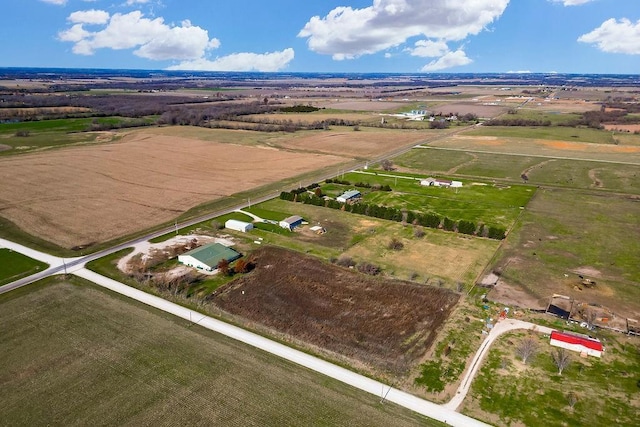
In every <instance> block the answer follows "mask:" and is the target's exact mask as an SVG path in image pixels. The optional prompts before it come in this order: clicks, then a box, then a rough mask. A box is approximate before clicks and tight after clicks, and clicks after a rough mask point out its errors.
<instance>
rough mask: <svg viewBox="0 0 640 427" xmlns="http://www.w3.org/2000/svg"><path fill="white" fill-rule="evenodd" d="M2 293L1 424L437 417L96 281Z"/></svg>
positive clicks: (389, 421)
mask: <svg viewBox="0 0 640 427" xmlns="http://www.w3.org/2000/svg"><path fill="white" fill-rule="evenodd" d="M0 303H1V305H2V310H0V323H1V324H2V325H3V339H2V340H1V341H0V364H1V365H2V370H1V371H0V384H2V388H3V393H2V397H0V411H1V412H2V421H1V422H0V423H1V424H3V425H70V426H74V425H123V424H127V425H158V424H162V425H225V426H264V425H279V426H293V425H318V424H321V425H343V426H351V425H361V426H364V425H367V426H369V425H379V426H389V425H402V426H410V425H439V424H438V423H435V422H432V421H431V420H428V419H425V418H423V417H419V416H417V415H415V414H413V413H411V412H410V411H407V410H405V409H402V408H399V407H397V406H395V405H393V404H391V403H385V404H384V405H381V404H380V403H379V401H380V397H379V396H374V395H369V394H366V393H364V392H360V391H358V390H355V389H353V388H351V387H349V386H346V385H344V384H342V383H339V382H338V381H335V380H332V379H329V378H327V377H324V376H322V375H319V374H316V373H314V372H312V371H309V370H307V369H304V368H301V367H298V366H297V365H294V364H292V363H290V362H287V361H284V360H282V359H279V358H277V357H274V356H271V355H269V354H267V353H264V352H262V351H259V350H256V349H253V348H251V347H248V346H246V345H244V344H242V343H239V342H237V341H234V340H231V339H229V338H226V337H223V336H221V335H218V334H216V333H213V332H211V331H208V330H205V329H202V328H199V327H198V326H195V325H192V324H189V323H188V322H186V321H184V320H182V319H177V318H174V317H172V316H170V315H167V314H164V313H162V312H159V311H156V310H153V309H150V308H148V307H146V306H144V305H143V304H138V303H136V302H133V301H130V300H128V299H124V298H122V297H120V296H116V295H112V294H110V293H107V292H106V291H103V290H101V289H99V288H95V287H93V286H90V285H79V284H75V285H72V284H69V283H63V282H54V283H51V282H50V284H49V285H46V286H43V285H32V287H30V288H29V289H24V290H20V291H18V292H11V293H9V294H5V295H3V296H2V297H1V298H0Z"/></svg>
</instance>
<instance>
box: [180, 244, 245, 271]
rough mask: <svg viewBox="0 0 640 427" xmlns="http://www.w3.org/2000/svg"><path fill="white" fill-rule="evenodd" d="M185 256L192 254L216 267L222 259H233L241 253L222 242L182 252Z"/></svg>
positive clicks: (202, 261)
mask: <svg viewBox="0 0 640 427" xmlns="http://www.w3.org/2000/svg"><path fill="white" fill-rule="evenodd" d="M182 255H183V256H191V257H193V258H195V259H196V260H198V261H200V262H201V263H203V264H206V265H208V266H209V267H212V268H213V267H216V266H217V265H218V263H219V262H220V260H223V259H226V260H227V261H233V260H234V259H236V258H239V257H240V254H239V253H238V252H236V251H234V250H233V249H231V248H228V247H226V246H224V245H221V244H220V243H209V244H207V245H202V246H200V247H198V248H195V249H192V250H190V251H189V252H185V253H184V254H182Z"/></svg>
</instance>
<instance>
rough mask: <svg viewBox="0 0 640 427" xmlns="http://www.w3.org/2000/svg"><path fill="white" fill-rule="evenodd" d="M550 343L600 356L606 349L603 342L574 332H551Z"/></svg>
mask: <svg viewBox="0 0 640 427" xmlns="http://www.w3.org/2000/svg"><path fill="white" fill-rule="evenodd" d="M550 344H551V345H553V346H555V347H562V348H566V349H567V350H572V351H577V352H578V353H581V354H588V355H589V356H595V357H600V356H602V352H603V351H604V347H602V343H601V342H600V341H599V340H597V339H595V338H591V337H588V336H586V335H579V334H573V333H569V332H559V331H553V332H551V341H550Z"/></svg>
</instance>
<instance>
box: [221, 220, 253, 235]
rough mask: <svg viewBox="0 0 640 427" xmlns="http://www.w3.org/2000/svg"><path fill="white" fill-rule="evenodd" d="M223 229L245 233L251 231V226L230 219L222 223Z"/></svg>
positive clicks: (248, 223)
mask: <svg viewBox="0 0 640 427" xmlns="http://www.w3.org/2000/svg"><path fill="white" fill-rule="evenodd" d="M224 226H225V228H228V229H229V230H236V231H242V232H243V233H246V232H247V231H249V230H252V229H253V224H252V223H250V222H244V221H238V220H237V219H230V220H227V222H225V223H224Z"/></svg>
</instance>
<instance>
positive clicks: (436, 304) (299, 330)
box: [211, 247, 459, 375]
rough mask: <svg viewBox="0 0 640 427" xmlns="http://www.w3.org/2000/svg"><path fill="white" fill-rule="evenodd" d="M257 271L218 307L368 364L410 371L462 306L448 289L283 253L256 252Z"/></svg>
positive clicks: (216, 299)
mask: <svg viewBox="0 0 640 427" xmlns="http://www.w3.org/2000/svg"><path fill="white" fill-rule="evenodd" d="M252 257H253V260H254V262H255V265H256V269H255V271H254V272H252V273H251V274H250V275H247V276H244V277H241V278H239V279H237V280H234V281H233V282H231V283H229V284H227V285H226V286H224V287H222V288H220V289H219V290H217V291H216V292H215V293H214V294H213V295H212V297H211V299H212V302H213V303H214V304H215V305H216V306H218V307H220V308H221V309H223V310H224V311H226V312H229V313H232V314H234V315H237V316H240V317H242V318H245V319H249V320H250V321H251V322H256V323H258V324H260V325H263V326H266V327H267V328H270V329H272V330H275V331H277V332H279V333H281V334H285V336H289V337H293V338H294V339H296V340H299V341H302V342H304V343H307V344H311V345H312V346H317V347H319V348H321V349H326V350H329V351H330V352H334V353H337V354H339V355H341V356H346V357H347V358H349V359H350V360H352V361H356V362H360V363H362V364H364V365H365V366H368V367H373V368H374V369H378V370H382V371H385V372H391V373H394V374H396V375H398V374H405V373H406V372H407V370H408V369H409V368H411V366H412V364H414V363H416V362H417V361H418V360H420V358H421V357H422V356H423V355H424V354H425V353H426V352H427V351H428V349H429V348H430V347H431V345H432V343H433V341H434V339H435V337H436V334H437V332H438V330H439V329H440V327H441V325H442V324H443V323H444V322H445V321H446V319H447V318H448V316H449V314H450V312H451V310H452V309H453V307H454V306H455V304H456V303H457V301H458V299H459V296H458V294H456V293H454V292H451V291H449V290H445V289H439V288H435V287H430V286H425V285H417V284H415V283H411V282H404V281H398V280H390V279H385V278H380V277H375V278H373V277H371V276H367V275H364V274H359V273H357V272H355V271H353V270H350V269H348V268H342V267H338V266H333V265H327V264H325V263H323V262H321V261H319V260H317V259H315V258H312V257H309V256H305V255H301V254H298V253H296V252H293V251H289V250H286V249H282V248H275V247H264V248H261V249H259V250H257V251H255V252H254V253H253V255H252Z"/></svg>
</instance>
